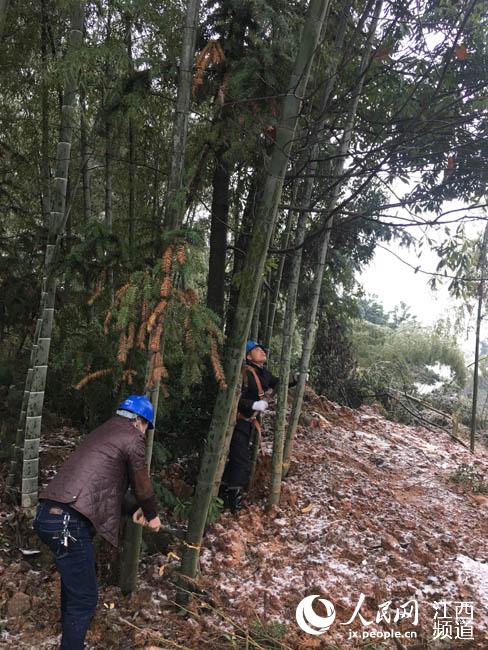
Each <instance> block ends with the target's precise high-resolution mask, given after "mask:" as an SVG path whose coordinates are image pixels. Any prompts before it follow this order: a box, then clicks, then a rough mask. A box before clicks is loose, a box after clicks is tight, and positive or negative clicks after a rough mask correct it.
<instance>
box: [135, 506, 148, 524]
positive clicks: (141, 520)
mask: <svg viewBox="0 0 488 650" xmlns="http://www.w3.org/2000/svg"><path fill="white" fill-rule="evenodd" d="M132 521H133V522H134V523H135V524H137V525H138V526H147V523H148V522H147V519H146V518H145V517H144V513H143V512H142V508H138V509H137V510H136V511H135V512H134V514H133V515H132Z"/></svg>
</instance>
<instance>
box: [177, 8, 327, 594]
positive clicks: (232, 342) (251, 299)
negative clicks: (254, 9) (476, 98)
mask: <svg viewBox="0 0 488 650" xmlns="http://www.w3.org/2000/svg"><path fill="white" fill-rule="evenodd" d="M328 4H329V2H328V0H311V2H310V4H309V6H308V10H307V14H306V18H305V23H304V26H303V30H302V34H301V39H300V44H299V48H298V53H297V58H296V61H295V65H294V69H293V73H292V75H291V78H290V83H289V85H288V89H287V94H286V96H285V97H284V99H283V104H282V113H281V119H280V122H279V125H278V128H277V131H276V143H275V145H274V147H273V151H272V154H271V158H270V161H269V164H268V168H267V173H266V180H265V186H264V191H263V193H262V195H261V198H260V201H259V205H258V208H257V219H256V224H255V228H254V231H253V237H252V241H251V245H250V248H249V253H248V255H247V259H246V265H245V267H244V269H243V271H242V274H241V287H240V293H239V301H238V304H237V310H236V314H235V318H234V321H233V326H232V329H231V331H230V332H229V338H228V344H227V349H226V362H225V377H226V381H227V388H226V390H222V391H220V392H219V394H218V396H217V399H216V402H215V407H214V412H213V417H212V422H211V425H210V431H209V434H208V439H207V445H206V448H205V452H204V454H203V458H202V462H201V466H200V472H199V476H198V483H197V486H196V488H195V494H194V497H193V502H192V510H191V514H190V519H189V523H188V533H187V539H186V544H185V546H184V550H183V558H182V566H181V571H182V574H183V576H187V577H189V578H190V579H191V578H194V577H195V576H196V573H197V569H198V558H199V551H200V545H201V542H202V537H203V531H204V528H205V522H206V520H207V513H208V508H209V504H210V498H211V494H212V488H213V484H214V480H215V474H216V471H217V468H218V466H219V463H220V460H221V456H222V452H223V445H224V441H225V434H226V432H227V430H228V427H229V420H230V416H231V411H232V406H233V402H234V399H233V398H234V393H235V389H236V385H237V382H238V379H239V376H240V372H241V364H242V358H243V354H244V346H245V341H246V338H247V335H248V332H249V328H250V326H251V319H252V314H253V311H254V306H255V303H256V299H257V293H258V290H259V281H260V279H261V278H262V275H263V271H264V265H265V261H266V256H267V252H268V248H269V243H270V240H271V236H272V234H273V231H274V227H275V222H276V214H277V211H278V205H279V202H280V198H281V192H282V189H283V181H284V178H285V173H286V169H287V165H288V160H289V154H290V148H291V145H292V142H293V139H294V137H295V129H296V125H297V121H298V117H299V115H300V111H301V104H302V97H303V94H304V92H305V89H306V86H307V81H308V76H309V72H310V66H311V63H312V61H313V58H314V54H315V50H316V48H317V43H318V39H319V35H320V33H321V30H322V27H323V23H324V20H325V14H326V11H327V8H328ZM182 582H183V583H184V584H186V582H185V581H184V580H183V581H182Z"/></svg>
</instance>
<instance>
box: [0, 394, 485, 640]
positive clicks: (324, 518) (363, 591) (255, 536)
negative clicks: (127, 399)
mask: <svg viewBox="0 0 488 650" xmlns="http://www.w3.org/2000/svg"><path fill="white" fill-rule="evenodd" d="M307 399H308V401H307V402H306V405H305V411H306V413H307V414H308V415H309V416H311V417H315V416H317V417H316V420H315V424H318V426H315V427H313V426H312V427H308V428H305V427H300V428H299V431H298V435H297V440H296V447H295V453H294V458H293V463H292V467H291V469H290V472H289V475H288V477H287V478H286V480H285V482H284V486H283V495H282V500H281V504H280V507H279V508H274V509H272V510H271V511H270V512H266V511H265V509H264V500H263V497H264V496H265V494H266V485H265V484H266V481H267V477H268V476H269V459H270V453H271V441H270V437H269V435H268V436H267V437H266V439H265V444H264V457H263V458H262V460H261V463H260V468H259V470H258V473H257V481H256V489H255V503H253V504H252V505H251V506H250V507H249V508H248V509H246V510H244V511H242V512H241V513H239V515H237V516H234V515H231V514H230V513H227V512H226V513H224V514H223V515H222V516H221V517H220V519H219V521H218V522H216V523H215V524H213V525H212V526H211V527H210V528H209V530H208V531H207V534H206V537H205V539H204V544H203V548H202V553H201V576H200V579H199V586H200V587H201V589H202V590H203V592H204V593H203V595H202V599H201V600H200V599H198V598H197V599H196V601H195V602H194V603H193V604H192V606H191V607H190V609H191V616H190V617H186V618H185V617H182V616H181V615H180V614H178V613H177V611H176V609H175V607H174V604H173V602H172V601H173V600H174V598H175V588H174V584H173V578H174V575H175V569H176V568H177V566H178V561H177V559H175V557H174V556H171V555H170V554H162V553H154V554H152V555H150V556H146V557H145V560H144V565H143V567H142V569H141V580H140V588H139V590H138V591H137V592H136V593H135V594H133V595H132V596H131V597H125V598H124V597H123V596H122V595H121V594H120V591H119V589H118V588H117V587H115V586H109V587H104V588H102V589H101V596H100V600H101V602H100V607H99V612H98V613H97V616H96V619H95V621H94V623H93V625H92V630H91V632H90V634H89V637H88V641H89V643H90V647H93V648H97V649H101V650H103V649H105V648H107V649H108V648H119V649H120V650H124V649H127V650H128V649H132V648H134V649H135V648H150V647H152V648H156V647H159V648H170V647H175V643H178V644H180V647H182V648H191V649H195V650H196V649H198V650H199V649H200V648H236V649H238V650H240V649H241V648H242V649H243V648H244V647H246V645H245V642H244V641H239V640H238V639H237V637H236V635H237V636H242V635H243V633H242V631H241V630H242V629H247V630H249V629H254V630H255V631H256V630H258V631H260V632H259V634H260V636H256V634H257V632H255V635H254V639H258V641H257V643H258V646H254V647H262V648H283V649H292V650H295V649H297V650H299V649H300V648H312V647H317V648H324V649H329V650H348V649H349V648H366V647H368V648H369V650H373V649H374V650H379V649H380V648H381V649H382V650H386V649H389V648H395V649H397V650H398V649H400V650H401V649H402V648H418V649H419V650H420V648H433V649H436V648H453V649H457V648H485V649H486V648H488V604H487V594H488V549H487V545H486V539H487V533H488V524H487V514H488V496H485V495H473V494H471V493H470V492H463V491H462V490H461V488H460V486H459V485H457V484H455V483H454V482H453V481H452V478H451V477H452V475H453V473H454V472H455V470H456V468H458V467H459V465H460V464H468V463H472V462H474V463H475V465H476V466H477V469H478V471H480V472H482V473H483V474H484V475H485V476H487V475H488V471H487V469H488V451H487V450H486V448H483V447H481V446H480V447H479V449H478V450H477V454H476V456H475V457H474V458H473V457H472V456H471V455H470V453H469V452H468V451H467V450H466V449H464V448H463V447H462V446H461V445H459V444H458V443H455V442H453V441H452V440H451V439H450V438H449V436H448V435H447V434H445V433H443V432H436V433H433V432H431V431H429V430H427V429H425V428H422V427H408V426H404V425H401V424H398V423H394V422H390V421H388V420H386V419H384V418H383V417H382V416H381V415H379V414H378V413H377V412H376V411H375V410H374V409H373V408H370V407H363V408H361V409H360V410H358V411H353V410H351V409H348V408H345V407H339V406H337V405H335V404H332V403H331V402H328V401H327V400H326V399H325V398H321V397H318V396H315V395H314V394H313V393H312V392H309V393H308V395H307ZM267 425H269V422H268V423H267ZM268 428H269V427H268ZM46 469H47V468H46ZM173 551H174V552H175V553H176V554H178V555H179V554H180V553H181V549H180V548H179V547H178V546H177V545H175V546H174V547H173ZM14 558H15V555H14V554H13V552H12V549H10V551H8V552H5V553H2V555H0V592H1V593H2V595H3V597H2V598H1V599H0V607H1V610H0V611H1V614H2V617H3V619H4V622H3V624H0V630H1V629H3V631H2V635H3V636H2V637H1V638H0V646H5V647H15V648H25V649H27V648H41V647H42V648H50V647H56V639H57V636H56V633H57V629H58V628H57V627H56V620H57V598H58V595H57V592H58V582H57V579H56V578H55V577H54V574H53V572H52V571H46V569H45V568H44V567H42V568H39V566H36V564H35V562H36V560H35V559H32V560H31V561H30V562H31V563H29V562H27V561H26V560H20V561H19V560H16V561H15V562H12V559H14ZM33 567H34V568H33ZM18 592H25V594H27V597H28V598H29V599H30V600H29V603H30V605H31V608H30V610H29V612H27V613H26V614H25V615H24V616H23V617H22V618H20V619H13V618H7V609H8V607H9V604H11V603H12V599H13V598H14V597H15V596H16V594H17V593H18ZM313 594H316V595H318V596H320V598H324V599H327V600H329V601H331V602H332V603H333V605H334V607H335V613H336V619H335V621H334V622H333V624H332V625H331V626H330V628H329V629H328V630H327V631H326V632H324V633H323V634H322V635H320V636H314V635H310V634H307V633H306V632H304V631H302V630H301V629H300V628H299V626H298V624H297V622H296V620H295V611H296V608H297V605H298V604H299V602H300V601H301V600H302V599H303V598H304V597H306V596H309V595H313ZM21 600H22V599H21ZM203 601H205V605H203ZM103 603H105V604H106V605H107V606H106V607H104V605H103ZM111 604H113V608H111V607H110V605H111ZM357 605H360V609H359V612H357V615H356V616H355V617H354V620H351V619H352V618H353V615H354V613H355V609H356V607H357ZM322 607H323V606H322V605H321V604H320V603H317V604H316V605H314V611H315V613H316V614H318V615H322V616H324V615H325V609H320V608H322ZM469 607H471V611H472V618H471V620H467V618H466V617H467V616H468V614H467V612H468V613H469V611H470V610H469ZM415 613H417V615H418V620H415ZM455 613H456V615H457V616H458V618H457V620H454V614H455ZM360 617H362V619H361V618H360ZM463 617H464V618H463ZM446 621H447V622H448V623H450V624H451V627H450V628H449V627H444V628H443V630H444V633H446V631H447V632H450V633H451V636H450V637H445V638H444V639H439V640H435V639H433V636H434V632H435V630H437V634H440V632H441V631H442V630H440V627H441V624H443V625H446ZM469 623H471V628H470V626H469V625H468V624H469ZM463 626H464V627H463ZM471 629H472V635H473V637H474V638H473V639H470V638H468V636H467V635H471V632H470V630H471ZM272 630H275V631H276V630H278V631H279V634H278V637H279V641H273V642H271V641H269V640H268V641H265V640H263V639H264V637H263V634H264V632H267V633H271V631H272ZM392 630H393V631H394V632H396V633H397V634H402V635H404V636H402V637H399V638H395V639H391V638H390V639H386V640H385V639H381V638H379V637H378V636H377V637H376V638H371V639H363V638H361V635H363V634H364V633H365V632H366V633H370V632H372V631H376V634H377V635H379V634H385V633H388V632H389V631H392ZM353 632H355V633H356V635H357V636H356V637H354V635H353ZM413 632H416V634H417V638H416V639H414V638H407V636H405V635H406V634H410V633H413ZM456 633H457V635H458V636H459V637H463V636H464V638H457V639H456V638H455V635H456ZM368 641H369V643H370V644H371V645H369V646H366V643H367V642H368ZM273 643H274V645H273ZM249 647H253V646H252V645H249Z"/></svg>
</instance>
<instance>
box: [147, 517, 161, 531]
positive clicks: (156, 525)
mask: <svg viewBox="0 0 488 650" xmlns="http://www.w3.org/2000/svg"><path fill="white" fill-rule="evenodd" d="M147 527H148V528H150V529H151V530H152V531H153V533H157V532H159V529H160V528H161V520H160V519H159V517H154V519H151V521H148V522H147Z"/></svg>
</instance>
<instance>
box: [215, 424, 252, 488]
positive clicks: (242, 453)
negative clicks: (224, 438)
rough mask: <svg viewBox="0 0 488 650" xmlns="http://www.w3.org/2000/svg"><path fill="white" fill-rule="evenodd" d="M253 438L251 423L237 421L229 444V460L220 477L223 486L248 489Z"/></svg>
mask: <svg viewBox="0 0 488 650" xmlns="http://www.w3.org/2000/svg"><path fill="white" fill-rule="evenodd" d="M253 436H254V427H253V425H252V424H251V422H247V421H246V420H237V422H236V426H235V427H234V431H233V433H232V440H231V442H230V448H229V458H228V460H227V464H226V466H225V470H224V475H223V477H222V483H223V484H224V485H227V486H229V487H241V488H244V489H246V488H247V487H248V483H249V475H250V473H251V456H252V441H253Z"/></svg>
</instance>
